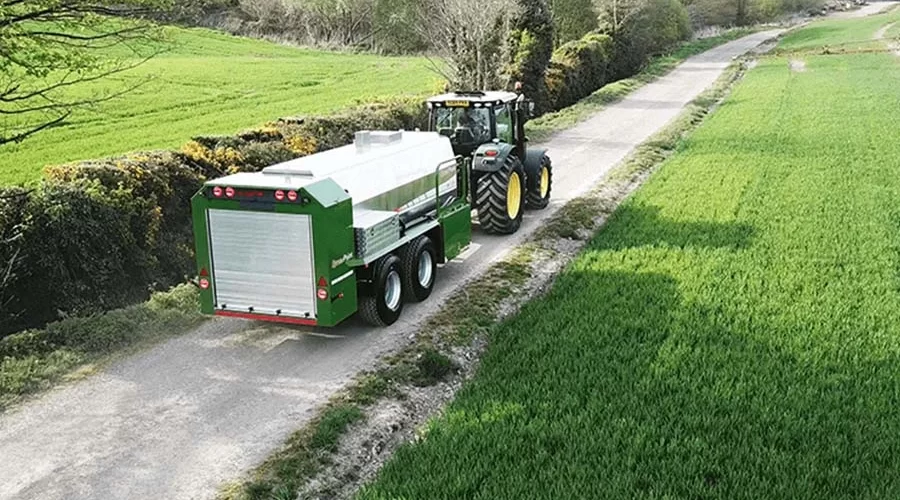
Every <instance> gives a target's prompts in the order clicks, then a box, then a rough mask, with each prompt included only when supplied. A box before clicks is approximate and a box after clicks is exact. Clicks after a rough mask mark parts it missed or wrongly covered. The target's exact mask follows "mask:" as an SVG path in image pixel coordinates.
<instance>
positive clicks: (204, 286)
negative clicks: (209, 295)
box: [200, 278, 209, 290]
mask: <svg viewBox="0 0 900 500" xmlns="http://www.w3.org/2000/svg"><path fill="white" fill-rule="evenodd" d="M200 288H202V289H204V290H206V289H207V288H209V280H208V279H206V278H200Z"/></svg>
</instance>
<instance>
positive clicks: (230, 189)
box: [225, 187, 234, 198]
mask: <svg viewBox="0 0 900 500" xmlns="http://www.w3.org/2000/svg"><path fill="white" fill-rule="evenodd" d="M225 196H227V197H228V198H234V188H233V187H227V188H225Z"/></svg>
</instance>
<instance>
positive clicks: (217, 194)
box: [213, 186, 222, 198]
mask: <svg viewBox="0 0 900 500" xmlns="http://www.w3.org/2000/svg"><path fill="white" fill-rule="evenodd" d="M213 196H215V197H216V198H221V197H222V188H220V187H219V186H216V187H214V188H213Z"/></svg>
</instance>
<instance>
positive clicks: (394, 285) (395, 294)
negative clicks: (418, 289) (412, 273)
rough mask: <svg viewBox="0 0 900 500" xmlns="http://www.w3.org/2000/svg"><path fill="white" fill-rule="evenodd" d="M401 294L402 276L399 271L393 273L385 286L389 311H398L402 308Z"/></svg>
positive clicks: (385, 297) (385, 299)
mask: <svg viewBox="0 0 900 500" xmlns="http://www.w3.org/2000/svg"><path fill="white" fill-rule="evenodd" d="M400 292H401V290H400V275H399V274H398V273H397V271H391V273H390V274H388V277H387V282H386V283H385V286H384V302H385V304H387V306H388V309H390V310H392V311H396V310H397V307H398V306H400Z"/></svg>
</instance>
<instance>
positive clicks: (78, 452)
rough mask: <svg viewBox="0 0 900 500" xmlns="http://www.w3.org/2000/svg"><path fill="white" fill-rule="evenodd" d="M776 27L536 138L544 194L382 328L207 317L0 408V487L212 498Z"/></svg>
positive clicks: (71, 494) (7, 495)
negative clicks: (508, 229) (546, 179)
mask: <svg viewBox="0 0 900 500" xmlns="http://www.w3.org/2000/svg"><path fill="white" fill-rule="evenodd" d="M888 5H891V4H888V3H877V4H874V5H869V6H867V7H864V8H863V9H860V10H857V11H855V12H854V13H853V14H854V15H867V14H871V13H876V12H878V11H880V10H881V9H883V8H886V7H887V6H888ZM778 34H779V31H777V30H774V31H766V32H761V33H756V34H753V35H750V36H747V37H745V38H742V39H739V40H736V41H734V42H731V43H728V44H725V45H722V46H720V47H718V48H715V49H712V50H710V51H708V52H706V53H704V54H701V55H699V56H696V57H693V58H691V59H689V60H687V61H686V62H684V63H683V64H681V65H680V66H679V67H678V68H677V69H676V70H675V71H673V72H671V73H669V74H668V75H667V76H665V77H663V78H660V79H659V80H657V81H655V82H653V83H651V84H648V85H646V86H644V87H642V88H640V89H638V90H637V91H635V92H633V93H631V94H630V95H629V96H628V97H627V98H625V99H624V100H622V101H621V102H619V103H617V104H614V105H610V106H609V107H607V108H606V109H604V110H602V111H601V112H599V113H597V114H595V115H594V116H592V117H591V118H590V119H588V120H586V121H584V122H582V123H580V124H579V125H577V126H575V127H573V128H571V129H568V130H566V131H563V132H560V133H558V134H556V135H555V136H553V137H552V138H551V139H549V140H548V141H547V142H546V143H545V144H543V145H544V146H545V147H548V148H550V156H551V158H552V159H553V164H554V167H555V170H554V183H553V203H552V205H551V206H550V207H549V208H548V209H547V210H544V211H540V212H527V213H526V220H525V223H524V224H523V226H522V229H521V230H520V231H519V233H517V234H516V235H514V236H509V237H494V236H487V235H484V234H482V233H479V232H478V231H477V230H476V234H475V238H474V244H473V245H472V249H471V250H470V251H469V252H467V253H466V254H465V255H464V256H463V257H462V258H461V259H458V260H457V261H454V262H452V263H450V264H448V265H447V266H445V267H443V268H442V269H441V270H440V271H439V274H438V278H437V279H438V282H437V285H436V287H435V291H434V293H433V294H432V296H431V298H429V299H428V300H427V301H426V302H424V303H422V304H416V305H410V306H408V307H407V308H406V309H405V310H404V313H403V316H402V317H401V320H400V321H399V322H398V323H397V324H395V325H394V326H392V327H391V328H387V329H372V328H368V327H365V326H363V325H362V324H361V323H360V322H358V321H357V320H355V319H354V320H351V321H350V322H348V323H347V324H345V325H342V326H340V327H338V328H335V329H330V330H325V329H321V330H310V329H301V328H285V327H281V326H271V325H263V324H258V323H248V322H244V321H240V320H228V319H215V320H211V321H209V322H207V323H205V324H204V325H203V326H202V327H200V328H199V329H197V330H196V331H193V332H190V333H187V334H185V335H181V336H179V337H176V338H173V339H171V340H169V341H167V342H165V343H163V344H160V345H158V346H156V347H154V348H151V349H149V350H146V351H144V352H141V353H139V354H136V355H133V356H131V357H129V358H126V359H123V360H120V361H118V362H116V363H114V364H113V365H111V366H109V367H108V368H105V369H103V370H101V371H100V372H99V373H97V374H94V375H91V376H89V377H87V378H85V379H83V380H81V381H78V382H74V383H71V384H67V385H64V386H62V387H60V388H58V389H56V390H53V391H51V392H49V393H47V394H44V395H43V396H41V397H38V398H35V399H34V400H32V401H29V402H27V403H24V404H22V405H20V406H18V407H16V408H13V409H11V410H9V411H7V412H6V413H5V414H2V415H0V457H2V459H0V499H12V498H15V499H41V500H54V499H63V498H67V499H69V498H97V499H101V498H102V499H109V500H111V499H120V498H166V499H169V500H180V499H200V498H209V497H212V496H214V495H215V492H216V491H217V489H218V487H219V486H220V485H221V484H222V483H223V482H225V481H229V480H232V479H235V478H237V477H238V476H239V475H240V474H241V473H242V472H244V471H246V470H248V469H251V468H252V467H254V466H255V465H257V464H258V463H259V462H261V461H262V460H263V459H265V458H266V457H267V456H268V455H269V454H270V453H271V452H272V451H274V450H275V449H277V448H278V447H279V446H280V445H281V444H282V443H283V442H284V440H285V439H286V438H287V437H288V436H289V435H290V434H291V432H293V431H294V430H296V429H298V428H300V427H301V426H302V425H303V424H304V423H305V422H306V421H307V420H308V419H309V418H310V417H312V416H313V414H314V411H315V409H316V408H317V407H319V406H320V405H321V404H323V403H325V402H326V401H327V400H328V398H329V397H330V396H331V395H333V394H334V393H335V392H336V391H337V390H339V389H340V388H341V387H342V386H343V385H344V384H346V383H347V382H348V381H349V380H350V379H351V378H352V377H353V376H354V375H355V374H356V373H358V372H359V371H361V370H365V369H367V368H370V367H372V366H373V365H374V364H375V363H376V361H377V360H378V359H379V358H380V357H382V356H384V355H385V354H388V353H390V352H392V351H394V350H396V349H397V348H399V347H400V346H401V345H403V344H404V343H405V341H406V340H407V339H408V338H409V337H410V336H412V335H414V334H415V333H416V332H417V329H418V326H419V325H420V324H421V323H422V322H423V321H424V320H425V319H426V318H427V317H428V316H429V315H430V314H431V313H433V312H435V311H436V310H437V309H438V308H439V306H440V305H441V304H442V302H443V301H444V300H445V299H446V298H447V297H449V296H450V294H451V293H452V292H453V291H454V290H455V289H456V287H458V286H459V285H461V284H463V283H464V282H465V281H467V280H469V279H471V278H473V277H475V276H477V275H478V274H479V273H481V272H483V271H484V270H485V269H487V267H488V266H489V265H490V264H491V263H493V262H495V261H496V260H497V259H500V258H502V257H503V256H505V255H506V253H507V252H508V251H509V250H510V249H512V248H513V247H514V246H515V245H517V244H518V243H520V242H521V241H522V240H523V239H524V238H525V237H526V236H527V235H529V234H530V233H531V232H532V231H534V230H535V229H536V228H538V227H539V226H540V224H541V221H543V220H545V219H546V218H547V217H549V216H550V215H552V213H553V212H554V210H555V209H557V208H558V207H559V206H561V205H562V204H564V203H565V202H566V201H567V200H570V199H572V198H573V197H576V196H578V195H580V194H583V193H584V192H586V191H587V190H588V189H590V188H591V187H593V186H594V185H596V184H597V183H598V182H599V181H600V180H601V179H602V178H603V176H604V175H605V174H606V173H607V172H609V171H610V169H612V168H613V167H614V166H616V165H617V164H618V163H619V162H621V161H622V160H623V159H624V158H625V157H626V156H627V155H628V154H629V153H630V152H631V151H632V150H633V149H634V148H635V147H636V146H638V145H639V144H641V143H642V142H644V141H645V140H647V139H648V138H649V137H650V136H651V135H653V134H654V133H655V132H657V131H658V130H660V129H661V128H663V127H665V126H666V125H667V124H668V123H669V122H670V121H671V120H672V119H673V118H675V117H676V116H677V115H678V114H679V113H680V112H681V110H682V108H683V107H684V106H685V105H687V104H688V103H689V102H690V101H691V100H693V99H694V98H695V97H697V96H698V95H699V94H700V93H701V92H703V91H704V90H705V89H706V88H708V87H709V86H710V85H712V84H713V83H714V82H715V80H716V79H717V78H718V77H719V76H720V75H721V74H722V72H723V71H724V70H725V68H726V67H727V66H728V65H729V64H730V63H731V62H732V60H733V59H734V58H735V57H737V56H740V55H742V54H745V53H747V52H749V51H751V50H753V49H754V48H756V47H757V46H759V45H760V44H762V43H764V42H766V41H767V40H770V39H771V38H773V37H775V36H777V35H778Z"/></svg>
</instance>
